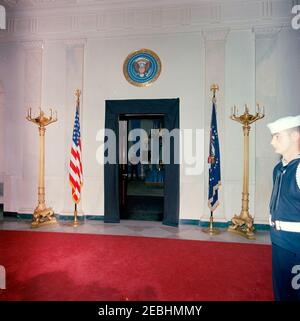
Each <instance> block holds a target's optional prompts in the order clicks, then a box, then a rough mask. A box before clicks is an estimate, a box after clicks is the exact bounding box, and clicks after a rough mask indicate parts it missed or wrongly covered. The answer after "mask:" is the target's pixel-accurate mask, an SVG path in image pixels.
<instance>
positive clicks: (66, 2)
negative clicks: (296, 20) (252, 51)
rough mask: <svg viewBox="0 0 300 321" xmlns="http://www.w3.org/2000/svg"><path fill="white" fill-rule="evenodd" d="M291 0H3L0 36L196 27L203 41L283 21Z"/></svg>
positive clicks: (287, 20)
mask: <svg viewBox="0 0 300 321" xmlns="http://www.w3.org/2000/svg"><path fill="white" fill-rule="evenodd" d="M294 1H295V0H247V1H246V0H211V1H207V0H190V1H185V2H184V4H182V3H183V1H182V0H180V1H179V0H160V1H158V0H152V1H151V2H149V1H148V0H147V1H146V0H139V1H137V0H126V1H124V0H123V1H121V0H110V1H108V0H84V1H83V0H3V1H2V2H3V3H6V4H7V5H8V6H9V8H10V9H11V10H9V11H8V14H7V23H8V28H7V30H5V31H0V41H9V40H14V39H18V38H22V39H24V38H25V39H26V38H29V39H32V38H34V39H35V38H40V39H41V38H42V39H51V38H57V39H59V38H65V39H68V38H89V37H111V36H112V37H114V36H117V35H119V36H130V35H147V34H163V33H185V32H188V33H191V32H202V31H203V37H204V38H205V39H206V40H224V39H225V38H226V32H227V30H228V29H230V30H240V29H248V30H249V29H250V30H251V29H252V30H256V29H257V30H258V29H259V28H271V29H272V28H275V29H276V28H282V27H287V26H289V25H290V21H291V16H292V15H291V6H292V4H293V3H294ZM125 4H126V5H125ZM255 32H256V31H255ZM257 33H259V31H257Z"/></svg>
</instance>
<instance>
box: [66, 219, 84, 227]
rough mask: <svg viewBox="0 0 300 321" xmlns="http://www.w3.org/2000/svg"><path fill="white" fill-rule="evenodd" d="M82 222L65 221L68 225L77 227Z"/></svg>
mask: <svg viewBox="0 0 300 321" xmlns="http://www.w3.org/2000/svg"><path fill="white" fill-rule="evenodd" d="M82 224H83V222H82V221H75V220H74V221H71V222H68V223H67V225H68V226H73V227H78V226H80V225H82Z"/></svg>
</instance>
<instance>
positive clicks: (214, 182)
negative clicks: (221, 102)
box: [208, 101, 221, 212]
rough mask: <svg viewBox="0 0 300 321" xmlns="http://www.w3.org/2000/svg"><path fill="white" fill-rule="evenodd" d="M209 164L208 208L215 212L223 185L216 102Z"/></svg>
mask: <svg viewBox="0 0 300 321" xmlns="http://www.w3.org/2000/svg"><path fill="white" fill-rule="evenodd" d="M208 163H209V164H210V167H209V188H208V207H209V208H210V210H211V211H212V212H213V211H214V210H215V209H216V207H217V206H218V205H219V201H218V189H219V186H220V185H221V166H220V149H219V136H218V128H217V115H216V106H215V101H213V106H212V115H211V127H210V142H209V157H208Z"/></svg>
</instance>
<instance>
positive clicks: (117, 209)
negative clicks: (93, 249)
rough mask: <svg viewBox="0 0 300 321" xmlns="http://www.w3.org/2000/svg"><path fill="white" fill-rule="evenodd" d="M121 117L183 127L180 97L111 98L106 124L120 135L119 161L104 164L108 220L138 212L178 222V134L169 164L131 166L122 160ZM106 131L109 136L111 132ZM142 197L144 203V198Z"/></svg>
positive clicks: (139, 215) (133, 121)
mask: <svg viewBox="0 0 300 321" xmlns="http://www.w3.org/2000/svg"><path fill="white" fill-rule="evenodd" d="M120 121H123V122H124V121H125V122H127V124H128V122H129V123H131V124H129V126H137V123H140V124H141V123H142V122H143V123H144V124H146V123H147V126H150V124H151V123H152V125H153V126H158V128H159V126H163V128H165V129H167V130H168V131H169V132H172V131H173V130H174V129H179V99H178V98H177V99H137V100H107V101H106V109H105V128H106V131H108V130H109V131H113V132H114V133H115V136H116V163H115V164H113V163H109V162H107V163H105V165H104V221H105V222H107V223H118V222H120V219H123V218H124V219H126V218H133V215H136V219H143V215H144V219H145V218H146V215H150V216H151V215H152V217H150V219H152V220H153V219H155V220H162V223H163V224H165V225H171V226H177V225H178V221H179V163H178V162H177V161H175V160H178V159H179V157H178V155H177V154H179V139H177V138H178V137H173V139H172V143H171V144H170V161H169V163H168V164H162V163H161V164H158V165H157V166H152V165H151V164H145V166H141V165H137V166H133V167H131V164H128V163H126V162H125V164H122V163H124V162H123V161H122V160H121V157H122V155H120V136H119V130H120V129H119V123H120ZM147 126H146V125H145V127H147ZM154 128H155V127H154ZM174 132H175V133H176V131H173V133H174ZM177 133H178V131H177ZM105 135H106V137H108V134H107V133H106V134H105ZM121 139H122V138H121ZM127 141H128V140H127ZM126 151H128V149H126ZM148 157H149V155H148ZM131 178H132V179H131ZM125 179H126V180H127V184H126V181H125ZM130 179H131V181H130ZM130 183H131V184H130ZM145 183H147V184H145ZM157 183H158V184H157ZM122 184H123V186H122ZM128 193H129V194H128ZM145 194H147V195H145ZM155 194H156V195H155ZM128 196H129V198H128ZM151 197H154V198H153V199H152V200H153V202H151ZM141 199H143V200H144V203H141V202H140V200H141ZM148 201H149V204H151V205H150V206H152V210H151V211H148V212H147V211H145V209H146V206H147V202H148ZM124 209H125V210H124ZM154 214H155V215H154ZM130 215H131V217H130Z"/></svg>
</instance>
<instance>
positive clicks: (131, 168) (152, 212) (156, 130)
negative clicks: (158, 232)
mask: <svg viewBox="0 0 300 321" xmlns="http://www.w3.org/2000/svg"><path fill="white" fill-rule="evenodd" d="M119 124H120V126H119V131H120V137H121V136H122V135H125V136H126V141H125V142H124V139H120V140H119V145H120V148H119V153H120V154H121V157H122V155H124V154H125V153H126V155H128V159H127V160H126V164H120V165H119V173H120V175H119V195H120V218H121V219H131V220H147V221H162V220H163V212H164V178H165V169H164V164H163V161H162V136H161V133H162V129H163V128H164V115H155V114H134V115H133V114H125V115H120V116H119ZM133 130H136V133H137V134H139V136H138V137H137V138H134V139H133V140H130V139H128V138H130V137H129V136H130V133H132V131H133ZM140 131H143V143H144V145H145V144H146V146H148V147H149V148H148V149H147V150H146V151H143V148H139V149H138V150H137V152H136V153H134V154H133V155H131V154H130V150H131V149H132V148H134V145H135V144H138V143H139V144H140V145H141V144H142V142H141V136H142V135H141V133H139V132H140ZM153 135H156V136H157V137H155V138H156V140H157V144H158V145H159V146H158V150H157V151H156V152H157V157H156V159H155V163H152V162H151V157H152V159H153V158H154V155H153V153H152V151H151V137H152V136H153ZM152 138H153V137H152ZM122 145H124V146H122ZM123 149H125V150H124V151H123ZM136 156H138V157H139V161H138V162H136V159H135V158H136ZM122 163H123V162H122Z"/></svg>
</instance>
